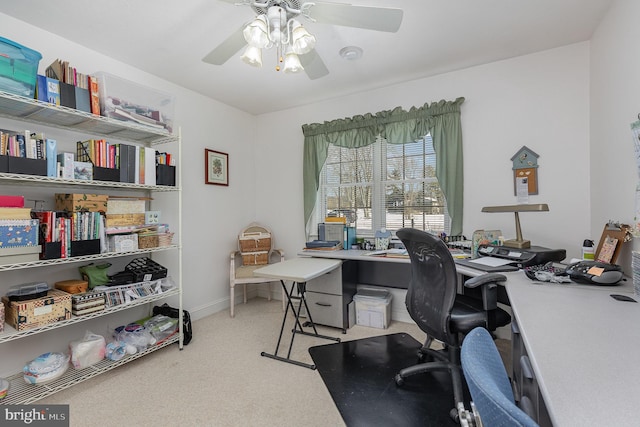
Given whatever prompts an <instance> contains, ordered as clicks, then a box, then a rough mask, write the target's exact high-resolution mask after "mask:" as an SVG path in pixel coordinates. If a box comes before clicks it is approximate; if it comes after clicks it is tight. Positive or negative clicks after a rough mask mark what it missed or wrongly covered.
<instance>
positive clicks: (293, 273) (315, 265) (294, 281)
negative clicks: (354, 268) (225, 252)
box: [253, 258, 342, 369]
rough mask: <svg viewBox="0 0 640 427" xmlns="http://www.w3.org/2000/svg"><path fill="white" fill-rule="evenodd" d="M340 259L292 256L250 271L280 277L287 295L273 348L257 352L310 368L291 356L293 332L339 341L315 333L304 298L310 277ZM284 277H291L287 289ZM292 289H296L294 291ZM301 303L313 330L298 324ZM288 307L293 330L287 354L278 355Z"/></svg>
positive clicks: (333, 268) (338, 339)
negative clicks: (295, 303)
mask: <svg viewBox="0 0 640 427" xmlns="http://www.w3.org/2000/svg"><path fill="white" fill-rule="evenodd" d="M341 263H342V262H341V261H340V260H335V259H320V258H292V259H288V260H285V261H281V262H277V263H274V264H270V265H268V266H266V267H262V268H258V269H256V270H254V272H253V274H254V275H255V276H258V277H265V278H268V279H277V280H280V283H281V284H282V289H283V290H284V293H285V295H286V297H287V308H286V309H285V312H284V317H283V319H282V326H281V327H280V335H279V337H278V343H277V344H276V349H275V351H274V352H273V353H266V352H264V351H263V352H262V353H260V355H261V356H265V357H269V358H271V359H276V360H280V361H282V362H287V363H292V364H294V365H298V366H303V367H305V368H309V369H315V368H316V367H315V365H309V364H307V363H303V362H299V361H297V360H293V359H291V349H292V348H293V341H294V339H295V337H296V334H302V335H310V336H314V337H317V338H324V339H328V340H333V341H338V342H340V338H334V337H330V336H326V335H320V334H318V331H317V330H316V326H315V324H314V323H313V319H312V317H311V312H310V311H309V307H308V306H307V300H306V298H305V293H306V290H305V285H306V282H308V281H309V280H312V279H315V278H317V277H320V276H322V275H323V274H326V273H329V272H330V271H332V270H335V269H336V268H338V266H339V265H340V264H341ZM285 281H291V288H290V289H287V286H286V284H285ZM294 290H295V291H297V292H295V293H294ZM293 301H298V306H297V307H296V306H294V304H293ZM303 306H304V308H305V310H306V313H307V322H305V325H306V326H311V327H312V328H313V333H310V332H306V331H304V330H303V329H302V325H301V324H300V311H301V309H302V307H303ZM289 309H291V312H292V313H293V315H294V318H295V325H294V327H293V330H292V334H291V341H290V343H289V350H288V352H287V356H286V357H281V356H279V355H278V350H279V348H280V342H281V341H282V334H283V332H284V327H285V324H286V322H287V315H288V314H289Z"/></svg>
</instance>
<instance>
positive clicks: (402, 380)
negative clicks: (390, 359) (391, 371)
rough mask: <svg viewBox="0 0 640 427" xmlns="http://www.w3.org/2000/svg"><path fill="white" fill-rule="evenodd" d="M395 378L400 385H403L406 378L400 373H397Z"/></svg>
mask: <svg viewBox="0 0 640 427" xmlns="http://www.w3.org/2000/svg"><path fill="white" fill-rule="evenodd" d="M395 380H396V385H397V386H398V387H402V386H403V385H404V378H402V376H401V375H400V374H396V377H395Z"/></svg>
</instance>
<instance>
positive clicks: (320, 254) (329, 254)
mask: <svg viewBox="0 0 640 427" xmlns="http://www.w3.org/2000/svg"><path fill="white" fill-rule="evenodd" d="M370 254H371V251H364V250H356V249H349V250H346V249H342V250H338V251H321V250H302V251H300V252H298V256H308V257H314V258H328V259H341V260H350V261H369V262H383V263H392V264H394V265H396V264H411V260H410V259H409V258H408V257H406V258H404V257H384V256H374V255H370ZM456 270H457V271H458V273H459V274H462V275H464V276H468V277H475V276H479V275H480V274H484V271H481V270H477V269H474V268H470V267H467V266H464V265H459V264H456ZM407 283H408V282H407ZM404 288H405V289H406V286H404Z"/></svg>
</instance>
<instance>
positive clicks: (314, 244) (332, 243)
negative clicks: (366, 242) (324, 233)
mask: <svg viewBox="0 0 640 427" xmlns="http://www.w3.org/2000/svg"><path fill="white" fill-rule="evenodd" d="M308 249H311V250H317V251H337V250H339V249H342V241H341V240H312V241H310V242H307V244H306V245H305V250H308Z"/></svg>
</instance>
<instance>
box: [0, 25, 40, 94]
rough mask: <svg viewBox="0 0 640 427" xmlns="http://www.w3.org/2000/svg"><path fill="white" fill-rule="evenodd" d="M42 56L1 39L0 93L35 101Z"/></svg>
mask: <svg viewBox="0 0 640 427" xmlns="http://www.w3.org/2000/svg"><path fill="white" fill-rule="evenodd" d="M41 59H42V55H41V54H40V53H39V52H36V51H35V50H33V49H29V48H28V47H25V46H22V45H20V44H18V43H16V42H14V41H11V40H9V39H6V38H4V37H0V91H3V92H9V93H12V94H15V95H21V96H25V97H27V98H31V99H33V97H34V94H35V90H36V78H37V75H38V63H39V62H40V60H41Z"/></svg>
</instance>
